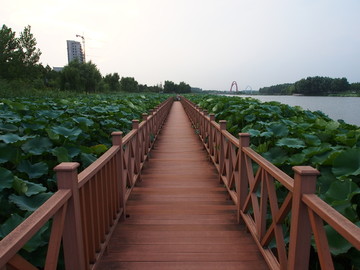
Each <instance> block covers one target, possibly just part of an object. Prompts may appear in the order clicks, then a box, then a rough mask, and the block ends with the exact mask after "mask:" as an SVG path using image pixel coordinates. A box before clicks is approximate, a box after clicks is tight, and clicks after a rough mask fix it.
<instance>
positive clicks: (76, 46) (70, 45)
mask: <svg viewBox="0 0 360 270" xmlns="http://www.w3.org/2000/svg"><path fill="white" fill-rule="evenodd" d="M66 43H67V53H68V63H70V62H71V61H73V60H75V59H77V60H78V61H79V62H80V63H83V62H84V54H83V50H82V48H81V43H80V42H78V41H74V40H67V41H66Z"/></svg>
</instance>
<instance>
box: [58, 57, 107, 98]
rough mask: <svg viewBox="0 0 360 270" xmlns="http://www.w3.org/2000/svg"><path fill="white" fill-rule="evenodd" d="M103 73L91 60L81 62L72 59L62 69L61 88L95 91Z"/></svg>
mask: <svg viewBox="0 0 360 270" xmlns="http://www.w3.org/2000/svg"><path fill="white" fill-rule="evenodd" d="M101 78H102V77H101V74H100V71H99V70H98V69H97V67H96V65H95V64H93V63H92V62H91V61H90V62H87V63H80V62H79V61H78V60H74V61H71V62H70V63H69V65H67V66H65V67H64V69H63V70H62V71H61V77H60V88H61V89H62V90H75V91H80V92H95V91H97V90H98V87H99V84H100V82H101Z"/></svg>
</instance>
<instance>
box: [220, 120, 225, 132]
mask: <svg viewBox="0 0 360 270" xmlns="http://www.w3.org/2000/svg"><path fill="white" fill-rule="evenodd" d="M219 124H220V129H221V130H226V120H220V121H219Z"/></svg>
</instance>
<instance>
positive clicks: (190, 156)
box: [98, 102, 267, 270]
mask: <svg viewBox="0 0 360 270" xmlns="http://www.w3.org/2000/svg"><path fill="white" fill-rule="evenodd" d="M127 214H128V218H127V219H126V220H125V221H120V222H119V224H118V225H117V227H116V228H115V231H114V234H113V236H112V239H111V240H110V243H109V246H108V250H107V253H106V254H105V255H104V257H103V258H102V260H101V262H100V264H99V268H98V269H147V270H151V269H167V270H171V269H267V265H266V263H265V261H264V259H263V257H262V256H261V254H260V252H259V250H258V248H257V246H256V244H255V242H254V240H253V239H252V237H251V235H250V234H249V233H246V232H245V229H244V227H243V226H242V225H238V224H236V214H235V206H234V205H233V203H232V201H231V200H229V196H228V195H227V191H226V189H225V188H224V187H223V185H221V184H220V182H219V176H218V173H217V171H216V170H215V168H214V166H213V164H212V163H211V162H210V161H209V160H208V158H207V155H206V151H205V150H203V146H202V144H201V142H200V140H199V139H198V138H197V135H196V134H195V132H194V129H193V128H192V127H191V124H190V121H189V120H188V118H187V116H186V114H185V112H184V110H183V108H182V105H181V104H180V102H174V104H173V106H172V109H171V111H170V114H169V116H168V119H167V121H166V123H165V125H164V127H163V129H162V131H161V134H160V135H159V137H158V140H157V142H156V144H155V148H154V149H153V150H152V152H151V156H150V160H149V161H148V162H147V164H146V166H145V168H144V170H143V172H142V182H140V183H139V184H138V185H137V187H135V188H134V190H133V192H132V193H131V195H130V198H129V201H128V204H127Z"/></svg>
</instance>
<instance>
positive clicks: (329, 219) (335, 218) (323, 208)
mask: <svg viewBox="0 0 360 270" xmlns="http://www.w3.org/2000/svg"><path fill="white" fill-rule="evenodd" d="M302 200H303V202H304V203H305V204H306V205H307V206H308V207H309V208H310V209H312V211H314V212H315V213H316V214H317V215H318V216H319V217H321V218H322V219H323V220H324V221H325V222H326V223H328V224H329V225H330V226H331V227H333V228H336V231H337V232H338V233H340V234H341V235H342V236H343V237H344V238H345V239H346V240H347V241H349V243H351V244H352V245H353V246H354V247H355V248H357V249H358V250H360V241H359V239H360V228H359V227H358V226H356V225H355V224H354V223H352V222H351V221H349V220H348V219H347V218H345V217H344V216H343V215H341V214H340V213H339V212H338V211H336V210H335V209H334V208H332V207H331V206H330V205H328V204H327V203H326V202H324V201H323V200H322V199H320V198H319V197H318V196H316V195H315V194H304V195H303V197H302Z"/></svg>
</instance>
